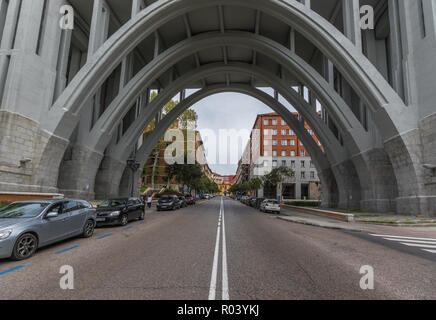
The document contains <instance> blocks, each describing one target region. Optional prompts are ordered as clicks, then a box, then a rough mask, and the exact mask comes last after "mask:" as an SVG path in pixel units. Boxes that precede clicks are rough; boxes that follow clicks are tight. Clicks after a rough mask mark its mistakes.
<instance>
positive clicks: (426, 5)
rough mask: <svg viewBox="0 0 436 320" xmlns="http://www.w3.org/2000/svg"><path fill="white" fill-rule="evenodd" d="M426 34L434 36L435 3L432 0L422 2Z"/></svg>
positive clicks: (435, 27) (435, 23)
mask: <svg viewBox="0 0 436 320" xmlns="http://www.w3.org/2000/svg"><path fill="white" fill-rule="evenodd" d="M422 7H423V11H424V20H425V21H424V23H425V30H426V33H427V34H429V35H432V36H433V37H435V36H436V3H435V1H434V0H422Z"/></svg>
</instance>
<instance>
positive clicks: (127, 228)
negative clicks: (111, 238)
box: [123, 227, 133, 230]
mask: <svg viewBox="0 0 436 320" xmlns="http://www.w3.org/2000/svg"><path fill="white" fill-rule="evenodd" d="M132 228H133V227H125V228H123V230H130V229H132Z"/></svg>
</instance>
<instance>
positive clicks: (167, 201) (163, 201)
mask: <svg viewBox="0 0 436 320" xmlns="http://www.w3.org/2000/svg"><path fill="white" fill-rule="evenodd" d="M195 202H196V200H195V198H194V197H193V196H191V195H186V196H176V195H163V196H161V197H160V198H159V200H158V202H157V204H156V208H157V211H161V210H177V209H180V208H186V207H187V206H188V205H194V204H195Z"/></svg>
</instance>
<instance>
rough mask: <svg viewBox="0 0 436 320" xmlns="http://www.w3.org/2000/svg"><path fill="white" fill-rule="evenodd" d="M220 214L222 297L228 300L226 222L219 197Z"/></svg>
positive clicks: (222, 202)
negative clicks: (221, 231) (221, 232)
mask: <svg viewBox="0 0 436 320" xmlns="http://www.w3.org/2000/svg"><path fill="white" fill-rule="evenodd" d="M220 211H221V214H220V215H221V216H222V229H223V266H222V267H223V278H222V287H223V292H222V299H223V300H230V297H229V277H228V273H227V243H226V223H225V219H224V201H223V198H221V210H220Z"/></svg>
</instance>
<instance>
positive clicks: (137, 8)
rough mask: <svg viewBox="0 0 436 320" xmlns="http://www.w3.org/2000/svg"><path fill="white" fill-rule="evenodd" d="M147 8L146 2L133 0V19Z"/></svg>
mask: <svg viewBox="0 0 436 320" xmlns="http://www.w3.org/2000/svg"><path fill="white" fill-rule="evenodd" d="M145 7H146V4H145V3H144V0H133V2H132V17H134V16H136V15H137V14H138V13H139V12H141V11H142V10H143V9H144V8H145Z"/></svg>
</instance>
